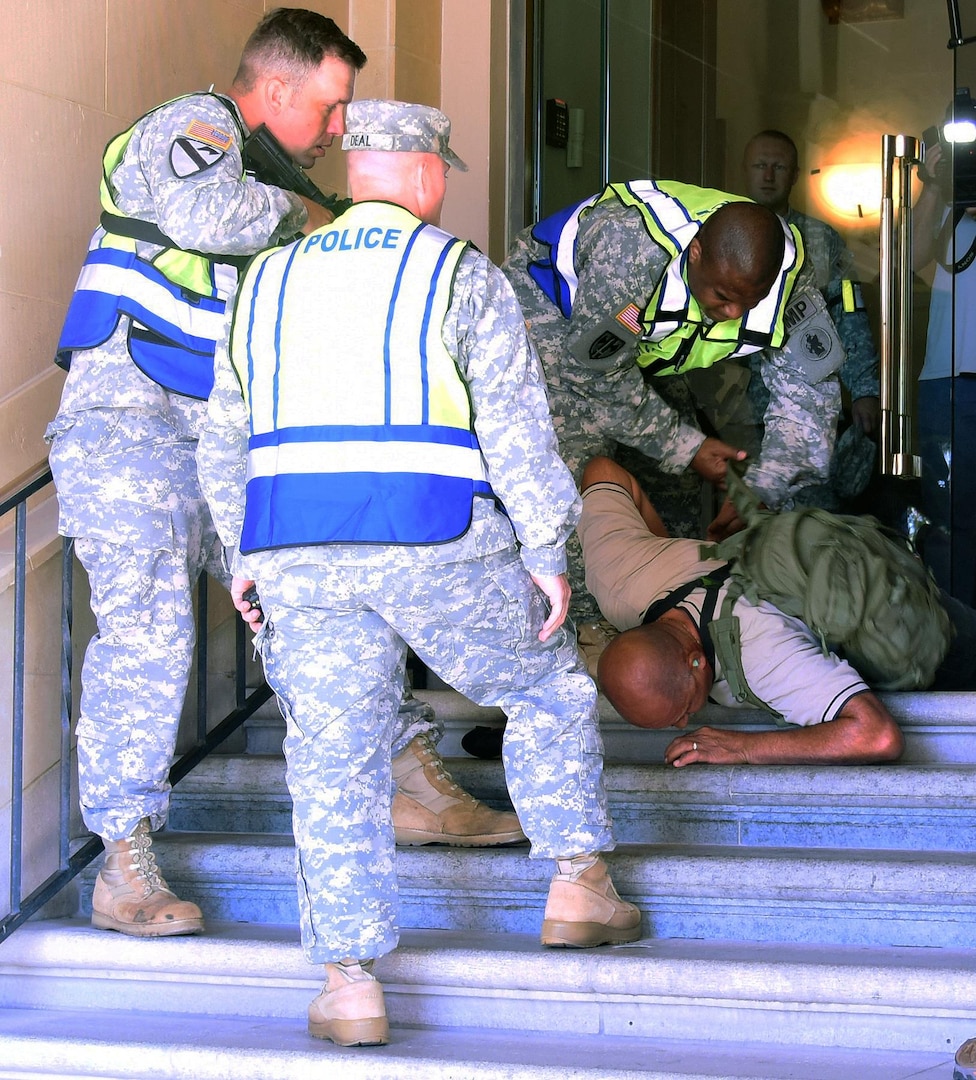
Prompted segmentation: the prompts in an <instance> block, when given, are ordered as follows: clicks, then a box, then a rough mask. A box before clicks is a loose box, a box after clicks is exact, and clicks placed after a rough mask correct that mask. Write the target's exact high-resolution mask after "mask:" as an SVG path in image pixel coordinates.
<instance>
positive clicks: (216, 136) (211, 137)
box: [186, 120, 234, 150]
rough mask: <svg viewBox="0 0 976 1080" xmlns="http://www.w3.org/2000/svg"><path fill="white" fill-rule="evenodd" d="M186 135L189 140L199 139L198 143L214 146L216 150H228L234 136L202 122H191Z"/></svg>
mask: <svg viewBox="0 0 976 1080" xmlns="http://www.w3.org/2000/svg"><path fill="white" fill-rule="evenodd" d="M186 134H187V135H189V136H190V138H191V139H199V140H200V142H205V143H209V145H210V146H216V147H217V149H218V150H229V149H230V148H231V146H232V145H233V143H234V136H233V135H231V134H230V133H229V132H226V131H221V130H220V128H216V127H214V126H213V124H208V123H206V122H205V121H203V120H191V121H190V124H189V126H188V127H187V129H186Z"/></svg>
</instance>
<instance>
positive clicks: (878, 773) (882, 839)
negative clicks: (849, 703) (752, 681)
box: [0, 690, 976, 1080]
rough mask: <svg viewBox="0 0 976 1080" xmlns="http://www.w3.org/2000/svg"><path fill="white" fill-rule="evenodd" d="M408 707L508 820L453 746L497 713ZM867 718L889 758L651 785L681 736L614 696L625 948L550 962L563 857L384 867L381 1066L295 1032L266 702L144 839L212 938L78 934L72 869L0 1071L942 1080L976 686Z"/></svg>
mask: <svg viewBox="0 0 976 1080" xmlns="http://www.w3.org/2000/svg"><path fill="white" fill-rule="evenodd" d="M418 696H424V697H426V698H428V700H430V701H431V702H432V704H433V705H434V707H435V708H436V709H437V712H438V714H439V715H440V716H441V717H442V719H444V720H445V724H446V729H447V730H446V733H445V736H444V739H443V741H442V743H441V751H442V753H443V754H444V755H445V756H446V757H448V759H449V765H450V767H451V770H452V772H453V774H454V775H455V777H456V779H457V780H458V781H459V782H461V783H462V784H463V785H464V786H466V787H467V788H468V789H469V790H471V791H473V792H474V793H476V794H478V795H479V796H480V797H482V798H484V799H486V801H488V802H490V803H492V804H493V805H498V806H504V805H506V802H507V796H506V792H505V787H504V778H503V775H502V770H501V764H500V763H499V762H484V761H477V760H475V759H473V758H470V757H467V756H465V755H463V752H462V751H461V749H460V738H461V736H462V735H463V733H464V732H465V731H467V730H468V729H469V728H470V727H471V726H473V725H474V724H475V723H482V724H484V723H487V724H494V723H499V722H500V720H501V717H500V714H499V713H497V712H495V711H493V710H479V709H477V708H476V707H475V706H473V705H471V704H470V703H468V702H466V701H465V700H464V699H463V698H460V697H459V696H458V695H456V694H454V693H453V692H451V691H447V690H431V691H427V692H424V693H419V694H418ZM886 701H887V703H888V705H889V707H890V708H891V709H892V711H893V712H894V713H895V715H896V716H897V717H898V719H899V720H900V722H901V723H902V725H903V728H904V730H905V732H906V737H907V744H908V748H907V752H906V755H905V758H904V760H903V761H902V762H900V763H899V764H897V765H893V766H880V767H853V766H846V767H824V768H809V767H798V766H794V767H745V766H742V767H734V768H732V767H707V766H706V767H690V768H687V769H684V770H674V769H670V770H666V769H664V768H663V767H662V766H661V765H660V761H661V755H662V751H663V748H664V746H665V745H666V743H667V742H668V741H669V739H670V738H671V737H672V735H673V732H639V731H636V730H635V729H632V728H630V727H629V726H628V725H626V724H623V723H622V722H621V721H620V719H619V717H617V716H616V714H615V713H614V712H613V711H612V709H610V707H609V706H608V705H606V703H604V704H603V711H602V727H603V731H604V737H605V741H606V744H607V761H608V765H607V782H608V787H609V790H610V797H611V805H612V807H613V812H614V818H615V821H616V823H617V832H618V836H619V838H620V841H621V842H620V844H619V846H618V848H617V850H616V851H615V852H614V853H613V854H612V855H611V856H609V861H610V863H611V867H612V871H613V875H614V880H615V882H616V883H617V885H618V888H619V889H620V891H621V893H623V894H624V895H625V896H626V897H627V898H628V899H631V900H633V901H634V902H636V903H638V904H639V905H640V906H641V909H642V910H643V912H644V914H645V923H644V937H643V938H642V940H641V941H640V942H638V943H636V944H635V945H630V946H621V947H617V948H601V949H595V950H585V951H572V950H549V949H543V948H542V947H541V946H540V945H539V944H538V931H539V925H540V922H541V918H542V910H543V907H544V904H545V896H546V891H547V888H548V882H549V877H550V876H551V873H552V867H551V864H549V863H548V862H546V861H538V862H537V861H533V860H530V859H529V858H528V857H527V855H528V851H527V848H526V847H525V846H521V847H511V848H505V849H493V850H492V849H452V848H438V847H428V848H406V849H400V853H399V864H400V877H401V903H402V924H403V926H404V932H403V938H402V942H401V946H400V948H399V949H398V950H397V951H396V952H395V953H393V954H391V955H389V956H387V957H384V958H383V959H382V960H381V961H380V962H379V963H378V965H377V969H376V971H377V974H378V976H379V977H380V979H381V980H382V982H383V984H384V988H385V990H386V995H387V1003H388V1011H389V1014H390V1019H391V1023H392V1025H393V1032H392V1041H391V1044H390V1045H389V1046H387V1047H382V1048H373V1049H340V1048H338V1047H334V1046H332V1045H331V1044H329V1043H321V1042H319V1041H317V1040H312V1039H310V1038H308V1036H307V1035H306V1034H305V1020H304V1017H305V1009H306V1006H307V1004H308V1002H309V1001H310V1000H311V998H312V997H314V996H315V994H316V993H317V992H318V990H319V989H320V986H321V982H320V969H316V968H312V967H310V966H309V965H308V964H307V963H306V962H305V960H304V957H303V955H302V952H301V948H300V946H299V943H298V930H297V905H296V900H295V886H294V869H293V847H292V841H291V836H290V802H289V799H288V795H287V792H286V790H285V786H284V762H283V759H282V758H281V756H280V742H281V737H282V730H283V729H282V725H281V721H280V719H279V718H278V717H277V715H276V712H275V710H274V708H273V706H272V707H270V708H268V709H266V710H264V711H263V712H262V714H260V715H259V716H258V717H255V718H252V720H251V721H249V728H248V739H247V742H248V750H249V752H248V753H247V754H242V755H217V756H212V757H211V758H210V759H208V760H207V761H206V762H204V764H203V765H202V766H200V767H199V768H198V769H197V770H195V771H194V772H193V773H191V774H190V775H189V776H187V777H186V778H185V779H184V780H183V781H181V783H180V785H179V787H178V788H177V789H176V791H175V792H174V799H173V809H172V815H171V822H170V830H168V831H167V832H166V833H164V834H162V835H161V836H160V837H159V838H158V841H157V846H158V848H159V849H160V863H161V865H162V866H163V867H164V870H165V873H166V876H167V878H168V879H169V881H170V883H171V884H172V885H173V886H174V888H176V889H177V891H178V892H180V893H181V894H182V895H185V896H187V897H188V898H190V899H194V900H196V901H197V902H199V903H200V905H201V906H202V908H203V909H204V912H205V913H206V915H207V917H208V932H207V934H206V935H205V936H202V937H199V938H172V939H164V940H159V941H138V940H134V939H130V938H126V937H123V936H121V935H114V934H107V933H105V932H102V931H95V930H92V929H91V928H90V927H89V925H88V923H87V919H86V913H87V911H88V909H89V907H88V906H89V903H90V892H91V885H92V881H93V878H94V871H93V870H89V871H88V872H86V874H85V875H83V876H82V878H81V879H80V881H79V884H78V889H77V902H76V908H75V917H72V918H61V919H49V920H43V921H37V920H35V921H32V922H31V923H29V924H27V925H26V926H24V927H22V928H21V929H20V930H18V931H17V932H16V933H15V934H14V935H13V936H12V937H11V938H10V939H9V940H8V941H6V942H5V943H4V944H3V945H2V946H0V1077H4V1078H8V1077H9V1078H28V1077H30V1078H32V1080H36V1078H38V1077H54V1076H58V1077H64V1076H70V1077H96V1078H99V1080H108V1078H112V1080H115V1078H123V1077H125V1078H149V1077H174V1078H177V1077H178V1078H184V1077H185V1078H193V1080H210V1078H214V1080H218V1078H219V1080H224V1078H234V1080H250V1078H254V1080H278V1078H289V1080H290V1078H292V1077H295V1078H298V1077H301V1078H302V1080H306V1078H307V1077H311V1076H324V1077H331V1076H333V1075H335V1076H337V1077H338V1076H341V1077H342V1078H343V1080H345V1078H347V1077H348V1078H350V1080H356V1078H359V1077H363V1078H369V1080H383V1078H391V1080H393V1078H396V1080H400V1078H405V1077H411V1078H422V1080H428V1078H431V1080H468V1078H472V1080H474V1078H478V1080H480V1078H485V1080H489V1078H490V1080H502V1078H505V1080H510V1078H511V1080H514V1078H519V1077H526V1078H540V1080H541V1078H557V1077H558V1078H560V1080H565V1078H579V1080H584V1078H585V1080H625V1078H632V1077H633V1078H636V1077H643V1078H645V1080H646V1078H651V1080H704V1078H708V1080H787V1078H790V1080H875V1078H877V1080H881V1078H884V1080H901V1078H904V1080H907V1078H909V1077H911V1078H925V1080H951V1077H952V1071H953V1070H952V1056H953V1053H954V1051H955V1048H956V1047H957V1046H958V1045H959V1044H960V1043H962V1042H963V1041H964V1040H965V1039H966V1038H969V1037H972V1036H973V1035H976V866H974V862H976V860H974V856H973V852H974V850H976V696H973V695H967V694H902V695H891V696H889V697H888V698H886ZM698 719H700V720H701V721H702V722H703V723H710V724H725V725H732V726H744V727H746V728H752V729H754V728H756V727H760V726H764V724H765V721H764V719H763V717H762V716H761V715H758V714H751V713H738V714H729V713H727V712H725V711H724V710H721V709H718V708H714V707H709V708H708V709H706V710H705V711H704V712H703V713H701V714H699V717H698Z"/></svg>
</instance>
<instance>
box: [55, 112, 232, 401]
mask: <svg viewBox="0 0 976 1080" xmlns="http://www.w3.org/2000/svg"><path fill="white" fill-rule="evenodd" d="M184 96H187V97H189V96H196V95H184ZM214 96H215V97H216V96H217V95H214ZM174 100H180V99H179V98H177V99H174ZM221 100H223V99H221ZM166 104H171V102H167V103H166ZM163 107H164V106H163V105H160V106H157V109H161V108H163ZM157 109H153V110H152V111H151V112H150V113H146V116H150V115H151V114H152V112H156V111H157ZM228 109H229V106H228ZM230 115H231V117H232V118H233V122H234V126H235V128H238V127H239V125H238V122H237V119H236V117H234V115H233V112H232V111H231V112H230ZM144 119H145V116H143V117H140V119H139V120H137V121H136V123H135V124H133V125H132V127H130V128H129V129H128V130H127V131H124V132H122V133H121V134H120V135H116V136H115V138H113V139H112V140H111V142H109V144H108V146H107V147H106V148H105V154H104V157H103V159H102V182H101V188H100V193H99V197H100V200H101V203H102V207H103V210H104V211H105V213H104V214H103V217H102V221H103V225H104V224H107V225H108V226H109V231H106V229H105V228H104V227H99V228H97V229H96V230H95V232H94V234H93V235H92V239H91V243H90V245H89V251H88V257H87V258H86V260H85V263H84V265H83V266H82V268H81V273H80V274H79V277H78V281H77V283H76V285H75V291H74V295H73V296H72V298H71V303H70V304H69V306H68V311H67V314H66V316H65V321H64V326H63V328H62V330H61V337H60V340H59V341H58V347H57V362H58V364H59V365H60V366H62V367H64V368H67V367H68V366H69V364H70V357H71V353H72V352H73V351H74V350H75V349H90V348H94V347H96V346H98V345H101V344H103V343H104V342H105V341H107V340H108V339H109V338H110V337H111V336H112V334H113V333H114V332H115V328H116V327H117V326H118V322H119V318H120V316H123V315H125V316H128V317H129V318H130V319H131V320H132V323H133V326H132V331H131V333H130V335H129V341H128V347H129V355H130V356H131V357H132V360H133V362H134V363H135V364H136V366H137V367H138V368H139V369H140V370H141V371H142V372H143V373H144V374H145V375H147V376H148V377H149V378H150V379H152V380H153V381H154V382H157V383H159V384H160V385H161V386H163V387H164V388H165V389H167V390H174V391H176V392H177V393H180V394H186V395H188V396H190V397H196V398H206V397H208V396H209V394H210V390H211V389H212V387H213V356H214V349H215V344H216V341H217V340H218V339H219V337H220V335H221V333H222V331H223V325H224V323H223V317H224V311H225V309H226V303H227V300H228V298H229V297H231V296H233V294H234V291H235V289H236V288H237V277H238V272H237V268H236V266H235V265H233V264H232V263H229V262H222V261H215V258H216V257H214V258H211V257H208V256H206V255H203V254H200V253H198V252H191V251H184V250H182V249H180V248H177V247H176V246H175V245H173V246H171V247H164V249H163V250H162V251H161V252H159V253H158V254H157V255H156V256H155V257H154V258H153V259H152V261H151V262H150V261H148V260H146V259H143V258H140V257H139V256H138V255H137V254H136V240H135V239H134V238H133V237H131V236H127V235H122V234H121V233H114V232H112V231H110V230H111V220H112V218H113V217H114V218H119V219H125V218H126V217H127V215H125V214H124V213H123V212H122V211H121V210H120V209H119V208H118V206H117V205H116V203H115V199H114V197H113V195H112V192H111V186H110V184H109V177H110V176H111V175H112V172H113V171H114V170H115V168H116V167H117V166H118V164H119V162H121V160H122V158H123V156H124V154H125V150H126V147H127V146H128V144H129V142H130V140H131V139H132V134H133V131H134V130H135V128H136V126H137V124H139V123H141V122H142V120H144ZM241 175H242V177H243V172H242V174H241ZM159 240H160V242H161V243H162V242H165V241H166V240H167V238H166V237H165V236H164V235H162V234H160V236H159ZM153 242H155V238H154V239H153Z"/></svg>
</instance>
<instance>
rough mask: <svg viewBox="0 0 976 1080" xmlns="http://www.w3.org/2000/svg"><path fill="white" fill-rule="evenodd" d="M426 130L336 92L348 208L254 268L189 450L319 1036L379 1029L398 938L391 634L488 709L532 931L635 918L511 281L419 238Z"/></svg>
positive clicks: (428, 203) (629, 930)
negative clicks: (285, 806)
mask: <svg viewBox="0 0 976 1080" xmlns="http://www.w3.org/2000/svg"><path fill="white" fill-rule="evenodd" d="M449 134H450V123H449V121H448V119H447V117H446V116H444V115H443V114H442V113H440V112H439V111H438V110H436V109H432V108H429V107H427V106H421V105H409V104H405V103H403V102H387V101H356V102H353V104H352V105H350V107H349V109H348V114H347V134H346V135H345V137H344V139H343V146H344V148H346V149H349V150H350V153H349V155H348V158H349V179H350V187H351V191H352V195H353V200H354V202H353V205H352V207H351V208H350V209H349V210H347V211H346V212H345V213H344V214H343V215H342V216H340V217H339V218H338V219H337V220H336V221H335V222H334V223H333V225H331V226H328V227H326V228H325V229H322V230H319V231H318V232H316V233H313V234H312V235H311V236H310V237H309V238H308V240H300V241H298V242H297V243H296V244H295V245H292V247H291V248H286V249H283V250H281V251H278V252H274V253H269V254H268V255H266V256H259V257H258V260H256V262H255V263H254V264H252V267H251V269H250V270H249V272H248V274H247V275H246V276H245V279H244V281H243V283H242V286H241V291H240V294H239V296H238V300H237V312H236V318H235V321H234V324H233V329H232V332H231V338H230V350H229V358H225V357H224V356H223V355H222V354H221V353H220V352H218V357H217V366H216V383H215V387H214V392H213V394H212V396H211V399H210V413H209V420H208V425H207V430H206V431H205V432H204V434H203V437H202V440H201V445H200V455H199V459H200V468H201V477H202V481H203V485H204V490H205V492H206V494H207V498H208V500H209V502H210V505H211V509H212V511H213V515H214V520H215V522H216V523H217V528H218V529H219V531H220V534H221V536H222V538H223V540H224V542H225V543H226V544H228V545H239V547H240V550H241V551H242V552H243V554H238V555H236V557H235V561H234V572H235V580H234V586H233V593H232V594H233V595H235V596H236V597H241V595H242V592H243V591H244V589H245V588H246V587H247V586H248V585H249V583H250V580H251V579H254V580H255V581H256V583H257V589H258V595H259V598H260V603H261V606H262V607H263V609H264V617H265V619H266V621H265V624H264V627H263V629H262V631H261V632H260V633H259V634H258V636H257V641H258V642H259V647H260V650H261V653H262V656H263V659H264V663H265V670H266V672H267V676H268V679H269V682H270V683H271V685H272V686H273V687H274V689H275V692H276V693H277V694H278V696H279V699H280V700H281V703H282V709H283V711H284V713H285V716H286V719H287V724H288V731H287V736H286V740H285V754H286V758H287V775H288V784H289V789H290V791H291V794H292V798H293V801H294V807H295V810H294V829H295V838H296V845H297V848H298V869H299V900H300V907H301V916H302V937H303V943H304V946H305V950H306V955H307V957H308V959H309V961H310V962H312V963H322V962H325V964H326V984H325V987H324V989H323V992H322V993H321V994H320V995H319V996H318V997H317V998H316V999H315V1000H314V1001H313V1002H312V1004H311V1006H310V1007H309V1031H310V1032H311V1033H312V1034H313V1035H315V1036H317V1037H320V1038H329V1039H332V1040H333V1041H335V1042H338V1043H340V1044H342V1045H364V1044H369V1043H382V1042H385V1041H386V1040H387V1038H388V1027H387V1023H386V1018H385V1006H384V1003H383V995H382V989H381V988H380V986H379V984H378V983H377V982H376V980H375V978H373V976H372V974H371V972H370V970H369V966H370V961H372V960H373V959H375V958H376V957H379V956H382V955H383V954H384V953H387V952H388V951H390V950H391V949H393V948H394V947H395V945H396V943H397V939H398V930H397V883H396V873H395V860H394V847H393V831H392V829H391V825H390V772H391V770H390V742H391V735H392V727H393V723H394V718H395V715H396V702H397V698H398V693H399V691H398V687H399V683H400V680H401V678H402V674H403V664H404V655H405V651H406V645H409V646H410V647H411V648H413V650H414V651H415V652H416V653H417V655H418V656H419V657H420V658H421V659H422V660H423V661H424V662H425V663H427V664H428V665H429V666H430V667H431V668H432V670H434V671H436V672H437V674H438V675H439V676H440V677H442V678H443V679H445V680H446V681H447V682H448V683H450V684H451V685H452V686H454V687H456V688H457V689H458V690H460V691H461V692H462V693H464V694H466V695H467V696H468V697H469V698H470V699H471V700H473V701H475V702H477V703H479V704H482V705H497V706H500V707H501V708H503V709H504V710H505V711H506V713H507V714H508V717H509V722H508V730H507V734H506V737H505V747H504V762H505V773H506V778H507V781H508V785H509V791H510V793H511V797H512V801H513V802H514V804H515V807H516V810H517V812H518V815H519V818H520V820H521V822H522V825H523V828H524V829H525V833H526V835H527V836H528V837H529V839H530V841H531V844H532V848H531V853H530V854H531V857H533V858H552V859H555V860H557V873H556V875H555V877H554V878H553V881H552V884H551V886H550V892H549V898H548V901H547V905H546V912H545V917H544V920H543V929H542V941H543V943H544V944H550V945H574V946H578V947H582V946H591V945H598V944H601V943H604V942H611V941H617V942H620V941H631V940H634V939H635V938H636V937H637V936H638V934H639V925H640V913H639V911H638V910H637V909H636V908H635V907H634V906H633V905H631V904H628V903H625V902H624V901H622V900H620V898H619V897H618V896H617V894H616V892H615V890H614V888H613V885H612V883H611V881H610V877H609V874H608V872H607V868H606V864H605V863H604V861H603V859H602V858H600V855H599V853H600V852H603V851H608V850H610V849H611V848H612V847H613V846H614V841H613V836H612V833H611V828H610V820H609V816H608V812H607V806H606V798H605V792H604V788H603V782H602V765H603V761H602V743H601V739H600V734H599V729H598V726H597V716H596V688H595V686H594V685H593V682H592V680H591V679H590V678H589V676H588V675H587V674H586V672H585V671H584V670H583V668H582V666H581V664H580V661H579V657H578V655H577V652H576V646H575V641H574V639H573V636H572V634H570V633H567V630H566V628H565V627H564V626H563V625H562V624H563V620H564V618H565V616H566V612H567V607H568V601H569V588H568V584H567V582H566V578H565V574H564V570H565V554H564V545H565V542H566V538H567V537H568V536H569V534H570V533H571V532H572V530H573V528H574V526H575V524H576V520H577V517H578V513H579V505H580V504H579V496H578V493H577V491H576V487H575V485H574V483H573V478H572V475H571V474H570V472H569V470H568V469H567V468H566V467H565V465H564V464H563V462H562V461H561V460H560V458H559V456H558V453H557V448H556V439H555V436H554V434H553V430H552V424H551V421H550V418H549V413H548V408H547V403H546V393H545V386H544V382H543V378H542V372H541V369H540V366H539V363H538V359H537V357H536V355H535V353H534V351H533V349H532V347H531V345H530V343H529V341H528V338H527V336H526V333H525V324H524V318H523V315H522V313H521V311H520V309H519V305H518V302H517V301H516V299H515V296H514V294H513V293H512V290H511V287H510V286H509V284H508V282H507V281H506V279H505V277H504V275H503V274H502V273H501V271H500V270H498V269H497V268H496V267H495V266H493V265H492V264H491V263H490V262H489V261H488V260H487V259H486V258H485V257H484V256H483V255H481V254H480V253H479V252H478V251H477V250H475V249H474V248H472V247H471V246H470V245H467V244H464V243H462V242H461V241H460V240H457V239H456V238H455V237H452V236H450V234H447V233H445V232H443V231H441V230H440V229H439V228H436V227H434V226H435V225H436V223H437V222H438V221H439V218H440V210H441V204H442V202H443V198H444V192H445V187H446V174H447V171H448V170H447V167H448V166H450V165H454V166H455V167H458V168H464V167H465V166H464V165H463V163H462V162H461V161H460V160H459V159H458V158H457V157H456V155H455V154H454V153H453V151H451V150H450V148H449V145H448V140H449ZM319 296H324V297H331V298H334V302H333V303H328V302H326V303H315V300H314V298H315V297H319ZM326 339H328V340H326ZM322 342H325V344H324V345H319V344H318V343H322ZM347 373H349V374H351V375H352V377H349V374H347ZM393 387H396V388H398V390H399V395H396V394H393V393H392V388H393ZM269 451H270V452H269ZM293 506H294V507H296V508H298V507H301V508H302V514H301V517H302V520H298V517H299V515H298V514H297V513H295V512H293V511H292V507H293ZM547 603H548V611H547ZM238 606H239V608H240V609H241V611H242V612H245V613H246V615H245V617H246V618H249V619H251V618H254V617H255V613H254V611H253V609H249V606H248V603H247V601H244V600H243V599H241V600H239V601H238Z"/></svg>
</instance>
